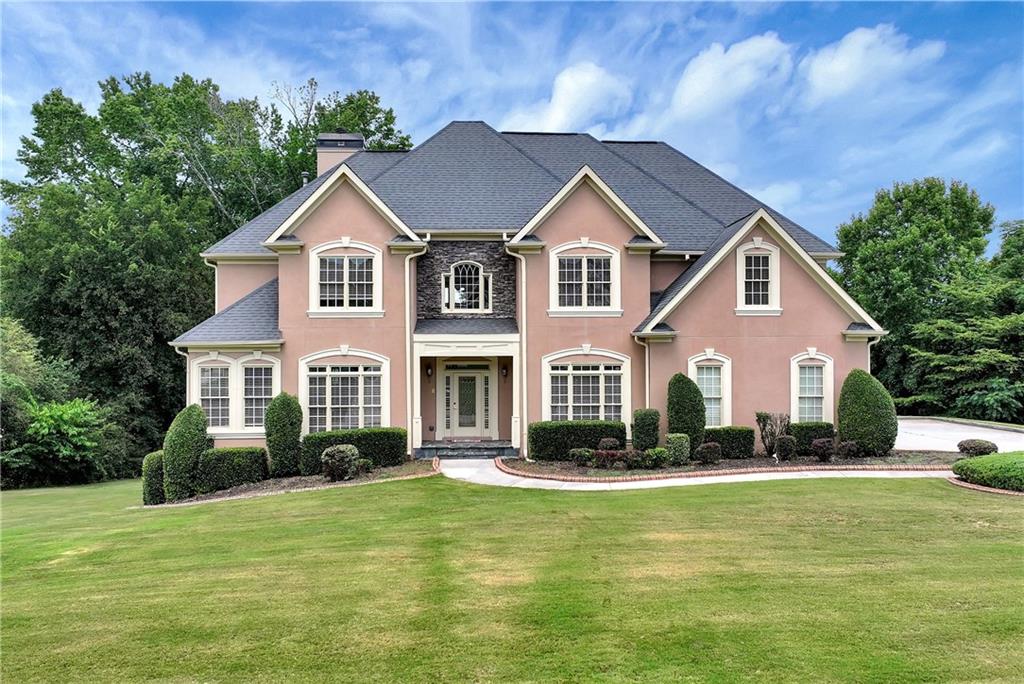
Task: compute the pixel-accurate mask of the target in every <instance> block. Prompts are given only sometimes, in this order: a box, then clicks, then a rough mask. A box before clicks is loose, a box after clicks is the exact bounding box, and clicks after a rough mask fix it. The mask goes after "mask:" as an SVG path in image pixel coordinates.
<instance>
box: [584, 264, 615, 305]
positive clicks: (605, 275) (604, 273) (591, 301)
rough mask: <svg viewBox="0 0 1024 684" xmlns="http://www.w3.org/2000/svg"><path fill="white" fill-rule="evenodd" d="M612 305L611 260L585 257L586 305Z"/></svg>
mask: <svg viewBox="0 0 1024 684" xmlns="http://www.w3.org/2000/svg"><path fill="white" fill-rule="evenodd" d="M611 305H612V260H611V258H609V257H587V306H611Z"/></svg>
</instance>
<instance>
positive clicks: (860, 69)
mask: <svg viewBox="0 0 1024 684" xmlns="http://www.w3.org/2000/svg"><path fill="white" fill-rule="evenodd" d="M945 51H946V45H945V43H943V42H942V41H938V40H927V41H924V42H923V43H921V44H920V45H918V46H916V47H910V38H909V37H908V36H907V35H905V34H902V33H900V32H899V31H897V30H896V27H895V26H893V25H892V24H879V25H878V26H876V27H874V28H858V29H855V30H853V31H850V32H849V33H847V34H846V35H845V36H843V38H842V39H841V40H840V41H838V42H836V43H832V44H831V45H826V46H825V47H823V48H821V49H820V50H817V51H814V52H811V53H810V54H809V55H807V56H806V57H804V58H803V59H802V60H801V61H800V67H799V73H800V76H801V78H802V79H803V80H804V87H805V91H804V93H803V99H804V102H805V103H806V104H807V106H809V107H815V106H818V105H820V104H822V103H823V102H827V101H829V100H833V99H836V98H840V97H843V96H846V95H851V94H854V95H856V96H857V97H858V98H861V99H862V98H865V97H867V96H870V95H871V94H872V93H874V92H877V91H878V90H880V89H882V88H892V87H894V86H895V85H896V84H898V83H899V82H900V81H903V80H904V79H907V78H909V77H911V76H912V75H914V74H915V73H919V72H920V71H921V70H922V69H924V68H925V67H927V66H928V65H930V64H932V63H934V62H936V61H938V60H939V59H940V58H941V57H942V55H943V54H944V53H945Z"/></svg>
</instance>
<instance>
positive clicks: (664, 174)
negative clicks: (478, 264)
mask: <svg viewBox="0 0 1024 684" xmlns="http://www.w3.org/2000/svg"><path fill="white" fill-rule="evenodd" d="M346 163H347V164H348V165H349V167H350V168H352V170H353V171H355V172H356V174H358V175H359V177H360V178H361V179H362V180H363V181H364V182H365V183H366V184H367V185H369V186H370V188H371V189H372V190H373V191H374V192H375V193H376V194H377V196H378V197H380V199H381V200H382V201H383V202H384V203H385V204H386V205H387V206H388V207H389V208H390V209H391V210H392V211H394V212H395V213H396V214H397V215H398V216H399V218H401V219H402V221H404V222H405V223H406V225H408V226H409V227H410V228H412V229H413V230H414V231H421V232H425V231H432V232H442V231H446V230H503V231H509V232H514V231H516V230H518V229H519V228H521V227H522V226H523V225H524V224H526V222H527V221H529V220H530V218H532V217H533V216H534V214H536V213H537V211H538V210H540V208H541V207H542V206H543V205H544V204H545V203H546V202H547V201H548V200H549V199H550V198H551V197H552V196H553V195H554V194H555V193H557V192H558V190H559V189H560V188H561V187H562V186H563V185H564V184H565V183H566V181H568V180H569V179H570V178H571V177H572V176H573V175H574V174H575V173H576V172H577V171H579V169H580V168H581V167H582V166H584V165H589V166H590V167H591V168H593V169H594V171H595V172H596V173H597V174H598V175H599V176H600V177H601V178H602V179H603V180H604V181H605V182H606V183H607V184H608V185H609V186H610V187H611V188H612V190H613V191H614V192H615V193H616V194H617V195H619V197H621V198H622V200H623V201H624V202H626V204H628V205H629V207H630V208H631V209H632V210H633V211H634V212H636V214H637V215H638V216H639V217H640V218H641V219H643V221H644V222H645V223H646V224H647V225H648V226H649V227H650V228H651V229H652V230H654V232H655V233H657V234H658V236H659V237H660V238H661V239H662V240H664V241H665V242H666V243H667V245H668V249H669V250H673V251H684V252H701V251H705V250H706V249H708V246H709V245H710V244H711V243H712V242H713V241H714V240H715V239H716V238H717V237H718V236H719V234H720V233H721V232H722V230H723V229H724V228H725V227H726V226H728V225H730V224H731V223H733V222H734V221H735V220H736V219H737V218H739V217H741V216H746V215H749V214H750V213H751V212H752V211H754V210H755V209H757V208H758V207H760V206H763V205H761V204H760V203H759V202H758V201H757V200H756V199H755V198H753V197H751V196H750V195H748V194H747V193H745V192H743V191H742V190H740V189H739V188H737V187H735V186H734V185H732V184H731V183H729V182H727V181H725V180H724V179H722V178H720V177H719V176H717V175H715V174H714V173H712V172H711V171H710V170H708V169H706V168H705V167H703V166H701V165H700V164H698V163H697V162H695V161H693V160H692V159H690V158H689V157H687V156H686V155H684V154H682V153H680V152H679V151H677V150H675V149H673V148H672V147H670V146H669V145H666V144H665V143H625V142H600V141H598V140H596V139H595V138H593V137H592V136H590V135H587V134H578V133H570V134H540V133H498V132H497V131H495V130H494V129H493V128H491V127H490V126H488V125H487V124H486V123H484V122H481V121H455V122H452V123H451V124H449V125H447V126H445V127H444V128H443V129H441V130H440V131H438V132H437V133H436V134H434V136H432V137H431V138H429V139H427V140H426V141H425V142H423V143H422V144H420V145H419V146H417V147H416V148H415V149H413V150H411V151H409V152H373V151H363V152H359V153H357V154H355V155H353V156H351V157H349V159H348V160H347V162H346ZM328 175H329V172H328V173H325V174H323V175H321V176H319V177H318V178H317V179H316V180H314V181H312V182H310V183H309V184H308V185H306V186H305V187H303V188H300V189H299V190H297V191H296V192H295V193H293V194H292V195H290V196H289V197H287V198H285V199H284V200H282V201H281V202H280V203H278V204H277V205H276V206H274V207H272V208H271V209H269V210H268V211H266V212H264V213H263V214H261V215H260V216H258V217H256V218H255V219H253V220H252V221H250V222H249V223H247V224H245V225H244V226H242V227H241V228H239V229H238V230H236V231H235V232H234V233H232V234H231V235H229V236H228V237H226V238H224V239H223V240H221V241H220V242H218V243H217V244H216V245H213V246H212V247H210V248H209V249H208V250H206V252H205V253H206V254H211V255H215V254H264V253H265V254H268V255H269V254H272V252H271V251H269V250H267V249H266V248H265V247H263V246H262V245H261V244H260V243H262V242H263V241H264V240H266V239H267V238H268V237H269V236H270V234H271V233H273V231H274V230H275V229H276V228H277V227H278V226H280V225H281V223H282V222H284V220H285V219H287V218H288V216H290V215H291V214H292V213H293V212H294V211H295V209H297V208H298V207H299V205H301V204H302V202H303V201H304V200H305V199H306V198H307V197H308V196H309V195H310V194H312V193H313V192H314V191H315V190H316V188H318V187H319V186H320V184H322V183H323V182H324V180H326V178H327V177H328ZM766 209H768V210H769V211H770V212H771V213H772V215H773V216H774V217H775V218H776V219H777V220H778V221H779V223H780V224H781V225H782V226H783V227H784V228H785V229H786V230H787V231H788V232H789V233H790V234H792V235H793V238H794V239H795V240H796V241H797V242H798V243H799V244H800V245H801V246H802V247H803V248H804V249H806V250H807V251H809V252H812V253H816V252H834V251H835V249H834V248H833V247H832V246H831V245H829V244H828V243H826V242H825V241H823V240H821V239H820V238H818V237H816V236H814V235H813V234H811V233H810V232H808V231H806V230H805V229H803V228H801V227H800V226H798V225H796V224H795V223H793V222H792V221H790V220H789V219H787V218H786V217H785V216H782V215H781V214H779V213H778V212H775V211H772V210H771V209H770V208H767V207H766Z"/></svg>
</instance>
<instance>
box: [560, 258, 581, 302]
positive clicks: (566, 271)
mask: <svg viewBox="0 0 1024 684" xmlns="http://www.w3.org/2000/svg"><path fill="white" fill-rule="evenodd" d="M558 306H583V259H582V257H559V259H558Z"/></svg>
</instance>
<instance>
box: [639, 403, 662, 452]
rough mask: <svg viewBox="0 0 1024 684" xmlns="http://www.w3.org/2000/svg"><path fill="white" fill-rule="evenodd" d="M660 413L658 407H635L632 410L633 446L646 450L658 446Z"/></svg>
mask: <svg viewBox="0 0 1024 684" xmlns="http://www.w3.org/2000/svg"><path fill="white" fill-rule="evenodd" d="M660 426H661V413H660V412H659V411H658V409H637V410H636V411H633V448H634V449H637V450H639V451H647V450H648V449H653V448H654V447H656V446H658V431H659V428H660Z"/></svg>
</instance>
